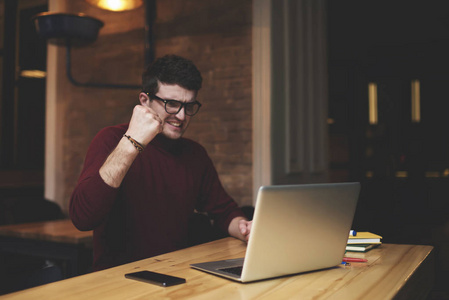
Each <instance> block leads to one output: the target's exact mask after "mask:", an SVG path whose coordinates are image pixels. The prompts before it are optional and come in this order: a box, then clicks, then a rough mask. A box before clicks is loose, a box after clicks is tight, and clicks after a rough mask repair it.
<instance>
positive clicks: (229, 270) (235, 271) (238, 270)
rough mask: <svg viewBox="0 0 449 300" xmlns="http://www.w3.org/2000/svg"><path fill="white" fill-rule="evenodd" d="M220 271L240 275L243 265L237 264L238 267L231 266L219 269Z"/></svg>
mask: <svg viewBox="0 0 449 300" xmlns="http://www.w3.org/2000/svg"><path fill="white" fill-rule="evenodd" d="M219 270H220V271H223V272H227V273H231V274H234V275H237V276H241V275H242V270H243V266H239V267H231V268H223V269H219Z"/></svg>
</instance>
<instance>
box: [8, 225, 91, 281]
mask: <svg viewBox="0 0 449 300" xmlns="http://www.w3.org/2000/svg"><path fill="white" fill-rule="evenodd" d="M91 249H92V231H79V230H78V229H76V228H75V226H74V225H73V224H72V221H71V220H56V221H45V222H36V223H26V224H14V225H5V226H0V252H3V253H19V254H25V255H31V256H38V257H44V258H49V259H59V260H64V261H66V262H67V264H66V265H67V267H66V268H65V269H66V270H65V277H72V276H76V275H78V274H79V271H80V270H79V262H80V257H81V256H82V255H83V254H84V253H85V252H86V251H87V252H88V251H91Z"/></svg>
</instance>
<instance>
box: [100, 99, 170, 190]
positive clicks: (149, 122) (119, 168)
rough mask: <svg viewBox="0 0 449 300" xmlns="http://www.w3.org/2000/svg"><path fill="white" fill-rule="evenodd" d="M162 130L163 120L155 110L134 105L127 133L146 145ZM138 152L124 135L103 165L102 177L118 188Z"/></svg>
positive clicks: (101, 169)
mask: <svg viewBox="0 0 449 300" xmlns="http://www.w3.org/2000/svg"><path fill="white" fill-rule="evenodd" d="M161 131H162V121H161V119H160V118H159V116H158V115H157V114H156V113H155V112H154V111H153V110H151V109H150V108H149V107H146V106H143V105H136V107H134V110H133V115H132V117H131V121H130V122H129V127H128V130H127V131H126V133H125V134H126V135H128V136H130V137H132V138H133V139H135V140H136V141H138V142H139V143H141V144H142V145H144V146H146V145H148V143H149V142H151V140H152V139H154V137H155V136H156V135H157V134H158V133H159V132H161ZM138 154H139V150H138V149H137V148H136V147H135V146H134V145H133V144H132V143H131V142H130V141H129V140H128V139H127V138H126V137H123V138H122V139H121V140H120V142H119V143H118V145H117V147H116V148H115V149H114V151H112V153H111V154H110V155H109V156H108V158H107V159H106V161H105V162H104V164H103V165H102V166H101V168H100V176H101V178H102V179H103V180H104V182H105V183H106V184H107V185H109V186H111V187H114V188H118V187H119V186H120V185H121V184H122V181H123V178H125V175H126V173H127V172H128V170H129V168H130V167H131V165H132V163H133V161H134V160H135V159H136V157H137V155H138Z"/></svg>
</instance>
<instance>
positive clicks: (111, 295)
mask: <svg viewBox="0 0 449 300" xmlns="http://www.w3.org/2000/svg"><path fill="white" fill-rule="evenodd" d="M432 249H433V247H431V246H416V245H395V244H384V245H382V246H381V247H379V248H377V249H374V250H371V251H370V252H368V253H366V254H365V253H351V256H352V257H363V258H367V259H368V262H367V263H352V264H351V265H350V266H343V265H340V266H336V267H334V268H331V269H327V270H322V271H315V272H309V273H303V274H298V275H294V276H287V277H282V278H276V279H270V280H264V281H259V282H254V283H246V284H241V283H238V282H233V281H230V280H227V279H223V278H220V277H216V276H213V275H210V274H207V273H203V272H201V271H198V270H194V269H191V268H190V267H189V264H191V263H197V262H203V261H209V260H217V259H227V258H237V257H242V256H243V255H244V254H245V250H246V244H245V243H243V242H241V241H239V240H236V239H233V238H225V239H221V240H218V241H214V242H211V243H207V244H202V245H198V246H194V247H191V248H187V249H184V250H180V251H175V252H171V253H167V254H163V255H159V256H156V257H152V258H148V259H144V260H141V261H137V262H133V263H129V264H125V265H122V266H118V267H115V268H111V269H107V270H103V271H99V272H94V273H90V274H87V275H82V276H78V277H74V278H70V279H66V280H62V281H59V282H55V283H50V284H47V285H44V286H40V287H36V288H31V289H28V290H23V291H20V292H16V293H12V294H8V295H5V296H3V297H0V299H11V300H12V299H46V300H51V299H65V300H67V299H83V300H87V299H95V300H97V299H192V298H194V299H276V300H277V299H329V298H331V299H345V300H347V299H382V300H384V299H391V298H395V299H414V298H417V299H419V298H423V297H425V295H426V294H427V293H428V292H429V291H430V289H431V288H432V285H433V279H434V277H433V263H434V262H433V252H432ZM139 270H150V271H155V272H160V273H165V274H169V275H174V276H179V277H184V278H186V280H187V283H185V284H181V285H177V286H172V287H167V288H164V287H159V286H155V285H151V284H148V283H144V282H139V281H134V280H131V279H126V278H125V277H124V275H125V274H126V273H130V272H136V271H139Z"/></svg>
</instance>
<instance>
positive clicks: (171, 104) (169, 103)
mask: <svg viewBox="0 0 449 300" xmlns="http://www.w3.org/2000/svg"><path fill="white" fill-rule="evenodd" d="M145 94H147V95H148V97H150V99H151V98H153V99H156V100H159V101H162V102H164V106H165V111H166V112H167V113H169V114H171V115H176V114H177V113H179V112H180V111H181V109H182V108H183V107H184V111H185V113H186V115H188V116H193V115H195V114H196V113H197V112H198V111H199V110H200V107H201V103H199V102H198V101H194V102H181V101H178V100H165V99H162V98H159V97H158V96H156V95H152V94H150V93H145Z"/></svg>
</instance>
